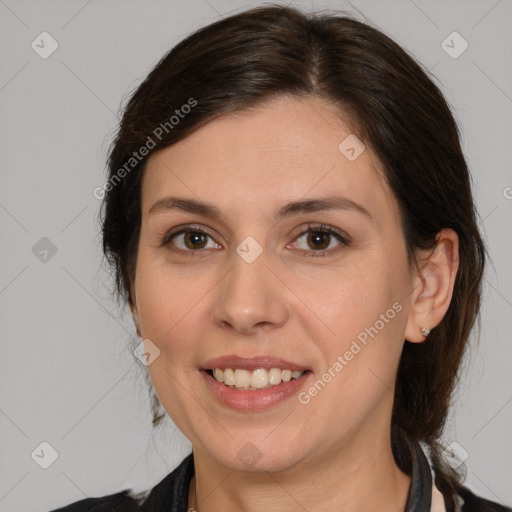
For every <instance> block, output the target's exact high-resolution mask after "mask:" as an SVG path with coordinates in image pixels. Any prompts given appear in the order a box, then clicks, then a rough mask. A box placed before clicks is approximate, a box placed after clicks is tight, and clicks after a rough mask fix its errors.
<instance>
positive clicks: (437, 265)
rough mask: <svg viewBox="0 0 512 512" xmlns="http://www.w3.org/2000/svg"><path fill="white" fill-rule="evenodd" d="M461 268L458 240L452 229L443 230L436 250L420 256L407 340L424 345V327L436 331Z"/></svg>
mask: <svg viewBox="0 0 512 512" xmlns="http://www.w3.org/2000/svg"><path fill="white" fill-rule="evenodd" d="M458 268H459V237H458V236H457V233H456V232H455V231H454V230H453V229H443V230H441V231H440V232H439V233H438V234H437V236H436V246H435V247H434V249H430V250H426V251H425V250H422V251H420V252H418V253H417V269H416V270H415V275H414V278H413V287H414V288H413V291H412V299H411V309H410V311H409V317H408V319H407V327H406V330H405V339H406V340H407V341H410V342H412V343H422V342H424V341H425V340H426V335H425V334H422V332H421V330H422V328H426V329H428V330H431V329H433V328H434V327H436V326H437V325H439V323H440V322H441V320H442V319H443V317H444V315H445V314H446V312H447V311H448V307H449V306H450V302H451V300H452V295H453V287H454V284H455V278H456V276H457V270H458Z"/></svg>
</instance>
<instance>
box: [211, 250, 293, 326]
mask: <svg viewBox="0 0 512 512" xmlns="http://www.w3.org/2000/svg"><path fill="white" fill-rule="evenodd" d="M232 260H233V265H232V267H231V270H230V271H229V272H228V273H227V275H225V276H224V278H223V279H222V281H221V283H219V288H218V296H217V297H216V300H215V306H214V319H215V323H216V324H217V325H218V326H220V327H221V328H222V329H231V330H233V331H235V332H237V333H239V334H245V335H251V334H256V333H258V332H259V331H261V330H264V331H267V330H271V329H273V328H278V327H281V326H283V325H284V324H285V323H286V321H287V319H288V317H289V309H288V302H287V297H286V292H287V289H286V287H285V285H284V284H283V282H282V281H281V280H280V279H279V278H278V277H277V276H276V271H275V270H273V271H272V270H271V269H270V268H269V267H268V263H269V262H268V259H267V258H266V256H265V251H264V252H263V254H261V255H260V256H259V257H258V258H257V259H256V260H255V261H253V262H252V263H248V262H246V261H245V260H244V259H243V258H242V257H240V256H239V255H238V254H236V253H234V254H233V257H232Z"/></svg>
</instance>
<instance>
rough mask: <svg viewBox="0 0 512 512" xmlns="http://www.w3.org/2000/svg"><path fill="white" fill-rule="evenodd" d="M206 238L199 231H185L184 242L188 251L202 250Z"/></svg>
mask: <svg viewBox="0 0 512 512" xmlns="http://www.w3.org/2000/svg"><path fill="white" fill-rule="evenodd" d="M207 236H208V235H206V234H205V233H201V232H200V231H187V232H186V233H185V237H184V242H185V245H186V246H187V247H188V248H189V249H202V248H203V247H205V245H206V243H207Z"/></svg>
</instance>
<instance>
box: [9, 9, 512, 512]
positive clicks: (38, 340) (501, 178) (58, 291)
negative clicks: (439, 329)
mask: <svg viewBox="0 0 512 512" xmlns="http://www.w3.org/2000/svg"><path fill="white" fill-rule="evenodd" d="M261 3H262V2H248V1H242V0H240V1H235V0H208V1H207V0H187V1H184V0H183V1H172V2H171V1H167V2H164V1H157V0H153V1H144V2H142V1H123V2H121V1H119V0H117V1H113V0H110V1H108V2H106V1H104V2H100V1H99V0H92V1H70V0H68V1H46V2H36V1H23V0H20V1H15V0H0V38H1V48H2V66H1V70H0V116H1V120H2V123H1V155H2V158H1V162H2V171H1V174H0V176H1V178H0V179H1V184H0V225H1V229H2V251H1V264H0V315H1V317H0V322H1V328H2V336H3V340H2V357H1V358H0V379H1V380H0V382H1V387H0V432H1V450H2V451H1V455H0V460H1V470H0V510H1V511H9V512H17V511H24V512H30V511H42V510H48V509H50V508H54V507H57V506H62V505H64V504H67V503H69V502H71V501H75V500H78V499H81V498H84V497H86V496H100V495H104V494H110V493H113V492H117V491H119V490H121V489H124V488H132V489H134V490H136V491H139V490H143V489H145V488H148V487H151V486H153V485H155V484H156V483H157V482H158V481H159V480H160V479H161V478H162V477H163V476H164V475H166V474H167V473H168V472H169V471H170V470H171V469H172V468H173V467H174V466H175V465H176V464H177V463H178V462H179V461H180V460H181V459H182V457H183V456H184V455H185V454H186V453H188V450H189V448H190V447H189V444H188V441H187V440H186V439H184V437H183V436H182V435H181V434H180V433H179V432H177V431H176V429H175V427H174V426H172V424H171V422H170V421H167V422H166V423H165V425H164V428H162V429H157V430H156V431H154V430H153V429H152V428H151V426H150V418H151V416H150V410H149V403H148V392H147V388H146V386H145V384H144V379H143V372H144V371H145V369H144V367H142V366H141V365H140V363H138V362H137V361H136V360H135V359H134V357H133V355H132V354H131V349H130V348H129V347H130V346H131V345H130V343H131V342H135V337H134V329H133V326H132V324H131V319H130V318H129V317H127V316H126V315H125V314H122V312H120V310H119V308H118V307H116V304H115V303H114V302H113V300H112V299H111V297H110V296H109V291H108V286H109V277H108V274H107V273H106V271H105V270H104V269H102V268H101V262H102V259H101V252H100V246H99V242H100V238H99V228H98V224H97V214H98V208H99V201H98V200H97V199H96V198H95V197H94V196H93V190H94V188H95V187H98V186H101V185H102V184H103V181H104V169H105V163H104V162H105V153H106V149H107V147H108V143H109V141H110V137H111V135H112V132H113V130H114V129H115V127H116V124H117V122H118V119H117V115H118V112H119V107H120V104H121V102H122V100H123V98H126V95H127V93H128V92H129V91H131V90H132V89H133V88H134V87H135V86H136V85H137V84H138V83H139V82H140V81H141V80H142V79H143V78H144V77H145V75H146V74H147V72H148V71H149V70H150V69H151V67H152V66H153V65H154V64H155V63H156V61H157V60H158V59H159V58H160V57H161V56H162V55H163V54H164V52H166V51H167V50H168V49H169V48H170V47H171V46H172V45H174V44H175V43H177V42H178V41H179V40H180V39H182V38H183V37H184V36H185V35H187V34H188V33H189V32H191V31H192V30H194V29H197V28H199V27H200V26H203V25H205V24H207V23H209V22H211V21H213V20H215V19H217V18H218V17H219V16H225V15H226V14H228V13H230V12H233V11H238V10H241V9H243V8H246V7H249V6H255V5H258V4H261ZM294 3H295V4H297V5H301V6H305V7H311V6H312V5H314V6H315V7H316V8H317V9H319V8H321V7H330V8H338V9H344V10H346V11H348V12H351V13H355V14H357V16H358V17H361V16H360V14H358V13H357V11H358V10H359V11H361V12H362V13H363V14H364V15H365V16H366V17H367V18H368V20H369V21H371V22H373V23H374V24H375V25H376V26H377V27H379V28H380V29H382V30H383V31H384V32H386V33H387V34H388V35H390V36H391V37H392V38H394V39H395V40H396V41H397V42H398V43H400V44H402V45H403V46H405V48H407V49H408V50H409V51H410V52H411V53H412V54H413V55H414V56H415V57H416V58H417V59H418V60H419V61H420V62H422V63H423V65H424V66H425V67H426V68H428V69H430V70H433V73H434V75H435V76H436V77H437V79H438V80H439V82H440V83H441V87H442V90H443V92H444V93H445V95H446V96H447V99H448V100H449V102H450V103H451V105H452V106H453V108H454V110H455V112H456V117H457V119H458V121H459V123H460V126H461V131H462V139H463V145H464V150H465V153H466V155H467V158H468V161H469V164H470V166H471V168H472V171H473V174H474V181H475V188H476V197H477V204H478V208H479V211H480V214H481V219H482V220H481V226H482V229H483V231H484V234H485V237H486V240H487V243H488V246H489V250H490V255H491V258H492V260H493V266H489V268H488V272H487V274H486V281H485V300H484V305H483V315H482V320H483V322H482V333H481V343H480V345H479V347H476V346H475V345H474V346H473V348H472V349H471V352H470V357H469V358H468V359H467V360H466V366H467V368H468V369H467V370H466V372H465V373H464V377H463V379H462V383H461V389H460V391H459V392H458V393H457V395H456V397H455V407H454V409H453V412H452V414H451V423H450V428H449V429H447V431H446V433H445V437H444V440H445V441H446V442H447V443H451V442H452V441H456V442H457V443H459V444H460V445H461V446H462V447H463V448H464V449H465V450H466V451H467V453H468V454H469V457H468V459H467V460H466V467H467V474H468V479H467V485H469V486H470V487H471V488H472V489H473V490H475V491H476V492H478V493H479V494H481V495H484V496H486V497H488V498H490V499H493V500H496V501H502V502H505V503H508V504H512V486H511V485H510V482H511V469H510V460H511V458H512V436H511V435H510V433H511V423H512V421H511V420H512V404H511V402H512V386H511V382H512V381H511V376H510V374H511V370H510V366H511V365H510V360H511V354H512V345H511V342H512V338H511V335H510V317H511V314H512V271H511V269H510V252H511V249H512V242H511V238H512V237H511V229H510V219H511V214H512V199H511V198H512V188H510V187H512V173H511V163H512V162H511V160H512V159H511V135H512V129H511V121H512V119H511V118H512V116H511V114H512V69H511V65H510V63H511V59H510V54H511V50H512V2H511V0H501V1H496V0H480V1H467V0H466V1H451V2H446V1H440V0H438V1H426V0H415V1H412V0H399V1H389V0H386V1H382V0H381V1H377V0H360V1H358V0H354V2H353V3H352V4H348V3H344V2H334V1H331V2H314V3H313V4H312V3H311V2H302V1H300V2H294ZM43 31H47V32H49V33H50V34H51V36H52V37H53V38H54V39H55V40H56V41H57V42H58V45H59V46H58V49H57V50H56V51H55V52H54V53H53V54H52V55H51V56H50V57H48V58H47V59H43V58H41V57H40V56H39V54H38V53H36V52H35V51H34V50H33V49H32V47H31V43H32V41H34V40H36V42H37V41H38V40H39V41H40V39H36V38H37V37H38V36H39V34H40V33H41V32H43ZM453 31H457V32H458V33H459V34H460V35H461V36H462V37H463V38H464V39H465V40H466V41H467V42H468V43H469V47H468V49H467V50H466V51H465V52H464V53H463V54H462V55H460V56H459V57H458V58H452V57H451V56H450V55H448V54H447V53H446V52H445V50H444V49H443V47H442V45H441V43H442V41H443V40H445V39H446V37H447V36H448V35H449V34H450V33H452V32H453ZM449 41H450V40H449ZM459 43H460V41H459V42H457V41H456V42H454V43H450V44H451V45H452V46H455V50H457V48H459V49H460V45H459ZM45 48H46V49H48V48H49V44H48V40H47V43H46V44H45ZM43 237H47V238H48V239H49V240H51V242H52V244H54V246H55V248H56V249H57V252H56V253H55V254H53V253H52V251H51V247H49V246H48V241H42V242H39V241H40V239H41V238H43ZM38 242H39V245H36V244H37V243H38ZM34 246H36V249H34V250H33V247H34ZM44 250H48V251H49V252H48V253H45V252H44ZM45 258H46V260H45ZM43 441H46V442H47V443H49V444H50V445H51V446H52V447H53V448H54V449H55V450H56V451H57V452H58V458H57V459H56V460H55V462H54V463H53V464H52V465H51V466H50V467H48V469H42V468H41V467H40V466H39V464H37V463H36V461H35V460H34V459H36V460H37V456H34V458H32V456H31V454H32V453H33V452H34V450H35V449H36V448H38V447H39V446H40V443H41V442H43ZM36 453H40V460H42V459H43V458H44V457H48V454H49V451H48V449H46V450H44V449H43V452H41V449H40V448H39V452H38V451H37V450H36ZM42 453H44V454H45V455H44V456H43V455H41V454H42Z"/></svg>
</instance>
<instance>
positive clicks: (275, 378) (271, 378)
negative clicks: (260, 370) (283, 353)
mask: <svg viewBox="0 0 512 512" xmlns="http://www.w3.org/2000/svg"><path fill="white" fill-rule="evenodd" d="M282 373H283V372H282V370H280V369H279V368H272V369H271V370H270V371H269V372H268V383H269V384H281V375H282Z"/></svg>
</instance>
